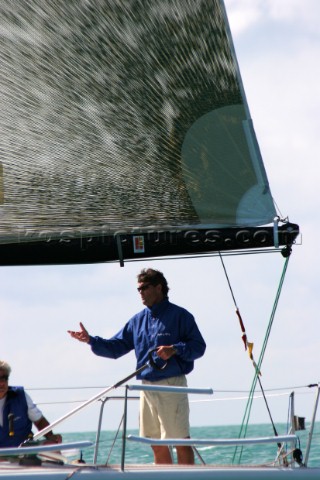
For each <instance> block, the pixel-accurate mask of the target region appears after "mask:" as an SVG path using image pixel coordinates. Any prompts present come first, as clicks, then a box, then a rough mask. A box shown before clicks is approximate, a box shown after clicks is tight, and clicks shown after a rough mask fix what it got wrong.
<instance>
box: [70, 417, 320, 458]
mask: <svg viewBox="0 0 320 480" xmlns="http://www.w3.org/2000/svg"><path fill="white" fill-rule="evenodd" d="M275 427H276V431H277V433H278V435H284V434H286V432H287V426H286V424H278V425H276V426H275ZM239 432H240V426H239V425H236V426H230V425H229V426H217V427H215V426H211V427H194V428H192V429H191V436H192V438H194V439H201V438H202V439H210V438H238V437H239ZM127 434H133V435H138V431H137V430H128V431H127ZM296 434H297V436H298V437H299V441H298V444H297V445H296V447H297V448H300V449H301V451H302V454H303V455H304V454H305V452H306V445H307V443H308V437H309V430H308V426H306V430H301V431H298V432H296ZM260 436H263V437H265V436H274V431H273V428H272V427H271V426H270V425H265V424H260V425H251V426H249V427H248V429H247V434H246V437H247V438H252V437H254V438H256V437H260ZM122 437H123V435H122V431H120V432H118V435H117V432H113V431H102V432H101V435H100V440H99V450H98V452H99V453H98V458H97V463H100V464H105V463H121V455H122V445H123V440H122ZM81 440H91V441H92V442H96V433H95V432H77V433H64V434H63V441H64V442H71V441H81ZM287 447H288V450H289V449H290V445H288V446H287ZM197 451H198V452H199V454H200V456H201V457H202V458H203V460H204V461H205V463H212V464H216V465H219V464H235V463H236V464H237V463H241V464H244V463H247V464H257V463H258V464H259V463H260V464H261V463H272V462H273V461H274V459H275V458H276V455H277V444H276V443H272V444H259V445H250V446H246V447H244V448H241V447H234V446H227V447H226V446H223V447H219V446H199V447H197ZM70 454H72V455H73V457H72V458H73V459H76V457H77V456H78V457H79V452H77V453H76V452H70ZM80 454H81V455H82V459H83V460H84V461H85V462H86V463H90V462H92V461H93V458H94V447H90V448H86V449H84V450H83V451H82V452H81V453H80ZM174 456H175V454H174ZM125 462H126V463H153V455H152V450H151V447H150V446H148V445H142V444H139V443H135V442H130V441H128V440H126V442H125ZM196 463H201V460H200V459H199V457H198V456H197V454H196ZM308 466H309V467H316V466H318V467H319V466H320V422H317V423H316V425H315V428H314V432H313V441H312V444H311V450H310V454H309V459H308Z"/></svg>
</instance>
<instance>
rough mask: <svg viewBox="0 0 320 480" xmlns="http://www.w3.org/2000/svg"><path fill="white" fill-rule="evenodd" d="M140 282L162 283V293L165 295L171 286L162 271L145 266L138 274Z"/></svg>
mask: <svg viewBox="0 0 320 480" xmlns="http://www.w3.org/2000/svg"><path fill="white" fill-rule="evenodd" d="M137 278H138V282H139V283H151V285H159V283H160V285H161V286H162V293H163V295H164V296H165V297H167V296H168V292H169V287H168V282H167V280H166V279H165V277H164V275H163V273H162V272H159V270H153V268H144V269H142V270H141V272H140V273H139V274H138V275H137Z"/></svg>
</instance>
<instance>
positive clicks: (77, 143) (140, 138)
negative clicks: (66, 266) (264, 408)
mask: <svg viewBox="0 0 320 480" xmlns="http://www.w3.org/2000/svg"><path fill="white" fill-rule="evenodd" d="M0 43H1V48H0V62H1V72H0V86H1V88H0V90H1V109H0V155H1V156H0V161H1V165H2V175H1V179H2V182H1V192H0V193H1V195H0V201H1V203H0V215H1V222H0V242H1V243H2V244H9V243H17V242H33V241H36V240H39V241H41V240H45V241H47V239H55V238H61V237H63V238H69V239H72V238H77V237H79V236H86V235H87V236H89V235H93V236H95V237H99V236H106V235H116V234H117V233H118V232H132V231H134V232H144V231H147V230H149V229H152V230H153V231H154V230H157V229H167V230H169V231H170V230H172V229H177V228H178V229H188V228H190V227H191V228H193V227H194V228H202V227H204V228H207V227H208V226H209V227H215V226H217V227H219V226H221V227H222V226H228V227H234V226H249V225H263V224H266V223H270V222H271V221H272V220H273V218H274V216H275V208H274V205H273V202H272V198H271V193H270V189H269V185H268V180H267V177H266V174H265V171H264V167H263V163H262V160H261V156H260V153H259V148H258V146H257V143H256V139H255V135H254V130H253V127H252V124H251V120H250V116H249V114H248V108H247V105H246V100H245V97H244V92H243V89H242V84H241V79H240V75H239V71H238V67H237V62H236V59H235V57H234V54H233V47H232V40H231V38H230V35H229V29H228V24H227V20H226V18H225V10H224V5H223V3H222V2H221V1H219V0H197V1H194V0H163V1H161V2H159V1H158V0H135V1H132V0H130V1H129V0H123V1H121V2H118V1H114V0H88V1H85V2H84V1H78V0H74V1H73V0H70V1H65V0H55V1H54V2H53V1H49V2H43V0H28V1H21V2H20V1H16V2H1V5H0Z"/></svg>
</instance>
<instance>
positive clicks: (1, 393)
mask: <svg viewBox="0 0 320 480" xmlns="http://www.w3.org/2000/svg"><path fill="white" fill-rule="evenodd" d="M7 392H8V375H7V373H6V372H5V371H4V370H0V398H3V397H5V396H6V395H7Z"/></svg>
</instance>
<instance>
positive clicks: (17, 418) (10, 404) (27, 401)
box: [0, 360, 62, 448]
mask: <svg viewBox="0 0 320 480" xmlns="http://www.w3.org/2000/svg"><path fill="white" fill-rule="evenodd" d="M10 373H11V367H10V365H9V364H8V363H7V362H5V361H4V360H0V448H6V447H18V446H19V445H20V444H21V443H23V442H24V441H25V440H27V439H28V438H29V437H30V436H32V424H33V423H34V424H35V426H36V427H37V429H38V430H42V429H43V428H45V427H47V426H48V425H49V422H48V420H47V419H46V418H45V417H44V416H43V414H42V412H41V410H39V408H38V407H37V406H36V405H35V404H34V403H33V401H32V400H31V398H30V397H29V395H28V394H27V393H26V392H25V391H24V388H23V387H11V386H9V384H8V381H9V375H10ZM45 437H46V441H45V443H61V442H62V437H61V435H59V434H56V435H55V434H54V433H53V432H48V433H47V434H46V435H45Z"/></svg>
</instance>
